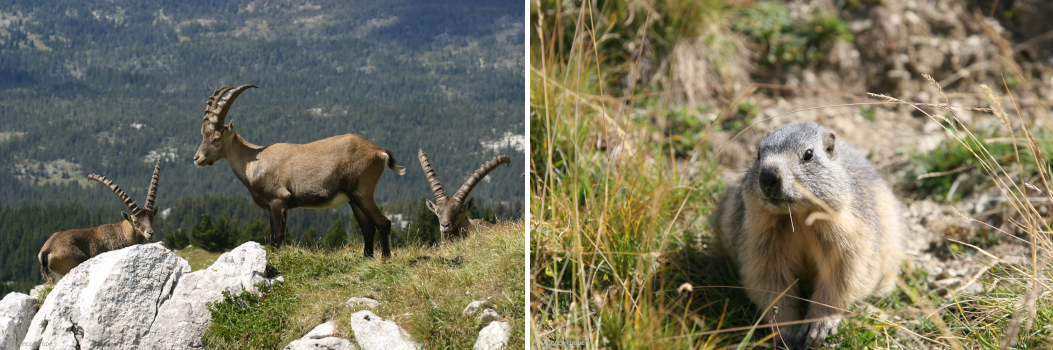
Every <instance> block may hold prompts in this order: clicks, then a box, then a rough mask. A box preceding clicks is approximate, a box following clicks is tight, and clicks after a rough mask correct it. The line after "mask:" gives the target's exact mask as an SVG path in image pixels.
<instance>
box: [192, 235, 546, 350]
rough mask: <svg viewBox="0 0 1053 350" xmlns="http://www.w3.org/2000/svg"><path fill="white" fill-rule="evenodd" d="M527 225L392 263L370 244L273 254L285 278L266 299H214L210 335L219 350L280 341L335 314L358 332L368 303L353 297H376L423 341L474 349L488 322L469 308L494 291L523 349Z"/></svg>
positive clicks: (408, 252) (410, 252) (428, 345)
mask: <svg viewBox="0 0 1053 350" xmlns="http://www.w3.org/2000/svg"><path fill="white" fill-rule="evenodd" d="M523 229H524V227H523V223H521V222H520V223H505V224H499V225H497V226H496V227H494V228H491V229H484V230H481V231H479V232H475V233H472V234H471V235H470V236H469V237H468V238H466V239H463V240H460V241H456V242H446V243H445V244H443V245H442V246H441V247H406V248H401V249H396V250H395V251H394V252H393V254H394V256H393V257H392V258H391V259H388V260H386V261H384V260H380V259H366V258H364V257H363V256H362V246H361V244H358V245H355V244H352V245H350V246H348V247H345V248H343V249H340V250H338V251H335V252H332V251H324V250H322V251H314V250H304V249H301V248H298V247H294V246H286V247H285V248H283V249H282V250H280V251H278V252H277V253H275V252H268V262H267V268H268V271H269V273H271V274H276V275H280V276H284V278H285V282H284V283H281V284H278V285H275V286H272V287H267V288H264V295H263V297H255V296H252V295H249V294H246V295H243V296H241V297H240V298H237V299H232V300H228V301H227V302H224V303H219V304H216V305H214V306H213V311H212V324H211V326H210V328H209V329H208V331H207V332H206V334H205V336H204V340H205V342H206V343H207V344H208V347H209V348H217V349H218V348H221V349H233V348H238V349H242V348H244V349H280V348H282V347H284V346H285V345H287V344H288V343H290V342H292V341H293V340H296V339H299V338H300V337H302V336H303V335H304V334H306V333H307V332H308V331H310V330H311V329H313V328H314V327H315V326H317V325H318V324H320V323H323V322H326V321H329V320H332V321H334V322H336V323H337V326H338V333H339V334H341V335H342V336H344V337H346V338H348V339H353V334H352V331H351V329H350V326H349V325H350V323H349V317H350V315H351V314H352V313H354V312H356V311H359V310H360V309H358V308H348V307H347V306H345V302H346V301H347V300H348V299H349V298H351V297H369V298H373V299H376V300H378V301H380V302H381V303H382V304H381V305H380V306H379V307H377V308H375V309H372V311H373V312H374V313H376V314H377V315H378V316H380V317H382V318H384V319H386V320H394V321H396V322H398V323H399V324H400V325H401V326H402V327H403V328H404V329H405V330H406V331H407V332H408V333H409V334H410V335H411V336H412V337H413V339H414V341H416V342H417V343H418V344H420V345H421V346H422V347H423V348H425V349H469V348H471V347H472V346H473V345H474V344H475V341H476V338H477V337H478V333H479V330H481V329H482V327H484V326H486V325H478V324H476V323H475V320H474V318H468V317H463V316H461V311H462V310H463V309H464V307H465V306H467V305H468V303H470V302H471V301H473V300H484V299H486V300H488V304H489V305H488V307H490V308H493V309H494V310H496V311H497V313H498V314H500V315H501V317H502V321H506V322H509V324H511V325H512V330H513V334H512V338H511V339H510V342H509V348H512V349H515V348H522V347H524V335H523V329H524V323H523V322H524V319H525V317H526V316H525V315H526V313H525V311H524V310H523V301H524V300H525V295H524V294H523V293H524V285H523V261H524V259H525V256H524V254H523ZM378 254H379V253H378ZM424 256H427V257H428V258H422V257H424Z"/></svg>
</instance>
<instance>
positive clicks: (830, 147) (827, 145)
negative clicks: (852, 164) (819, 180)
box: [823, 132, 837, 158]
mask: <svg viewBox="0 0 1053 350" xmlns="http://www.w3.org/2000/svg"><path fill="white" fill-rule="evenodd" d="M835 141H837V137H836V136H834V133H832V132H828V133H826V138H824V139H823V149H825V150H826V156H827V157H830V158H833V157H834V144H835V143H836V142H835Z"/></svg>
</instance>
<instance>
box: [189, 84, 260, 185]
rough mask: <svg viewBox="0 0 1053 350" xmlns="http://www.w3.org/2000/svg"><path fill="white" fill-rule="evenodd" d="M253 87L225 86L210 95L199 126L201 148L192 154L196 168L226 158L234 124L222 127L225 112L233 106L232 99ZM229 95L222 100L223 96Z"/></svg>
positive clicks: (247, 85)
mask: <svg viewBox="0 0 1053 350" xmlns="http://www.w3.org/2000/svg"><path fill="white" fill-rule="evenodd" d="M254 87H256V86H255V85H251V84H246V85H242V86H239V87H236V88H234V87H229V86H225V87H223V88H220V89H219V90H216V92H214V93H212V97H210V98H209V99H208V102H207V103H206V104H205V118H204V123H202V125H201V137H202V138H201V146H199V147H198V148H197V153H194V164H196V165H197V166H206V165H212V164H213V163H215V162H216V161H218V160H220V159H223V158H226V157H227V149H228V148H229V147H228V146H230V142H231V140H232V139H233V138H234V122H233V121H232V122H230V125H223V121H224V120H225V119H227V112H228V111H230V106H231V105H233V103H234V99H236V98H238V95H240V94H241V93H242V92H244V91H245V90H248V89H249V88H254ZM228 92H229V93H230V95H229V96H227V97H226V98H223V95H226V94H227V93H228Z"/></svg>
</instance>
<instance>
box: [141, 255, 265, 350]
mask: <svg viewBox="0 0 1053 350" xmlns="http://www.w3.org/2000/svg"><path fill="white" fill-rule="evenodd" d="M266 268H267V252H266V251H264V250H263V247H262V246H260V244H259V243H256V242H248V243H245V244H242V245H241V246H239V247H237V248H235V249H234V250H232V251H230V252H227V253H224V254H223V255H221V256H220V257H219V259H217V260H216V262H215V263H213V264H212V266H209V268H207V269H204V270H201V271H196V272H193V273H190V274H187V275H185V276H183V277H182V278H180V279H179V284H178V285H176V288H175V291H174V292H173V293H172V296H171V299H169V300H168V301H167V302H164V304H163V305H161V307H160V308H159V310H158V312H157V318H156V321H154V323H153V325H152V326H151V327H150V333H149V334H148V335H147V336H146V339H145V341H144V342H143V344H144V345H145V346H146V347H150V348H153V349H185V348H201V347H203V346H204V344H202V343H201V335H202V334H204V332H205V328H206V327H207V326H208V323H209V321H211V319H212V313H211V312H209V310H208V304H210V303H214V302H219V301H223V292H224V291H226V292H227V293H229V295H231V296H237V295H239V294H241V293H242V292H244V291H247V292H250V293H253V294H259V293H260V291H259V289H257V287H256V285H257V284H261V283H263V284H267V283H270V281H269V280H268V279H267V278H265V277H264V270H265V269H266ZM279 278H280V277H279Z"/></svg>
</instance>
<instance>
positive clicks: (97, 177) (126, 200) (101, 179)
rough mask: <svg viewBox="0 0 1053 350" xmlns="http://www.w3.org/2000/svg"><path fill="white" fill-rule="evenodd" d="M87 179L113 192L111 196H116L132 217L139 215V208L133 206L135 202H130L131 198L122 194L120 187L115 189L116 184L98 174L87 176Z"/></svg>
mask: <svg viewBox="0 0 1053 350" xmlns="http://www.w3.org/2000/svg"><path fill="white" fill-rule="evenodd" d="M88 178H89V179H91V180H95V181H98V182H99V183H101V184H103V185H106V187H108V188H109V189H110V191H113V194H116V195H117V198H120V199H121V201H122V202H124V205H125V206H127V207H128V210H130V211H131V212H132V215H136V214H139V207H138V206H136V205H135V201H133V200H132V197H128V194H127V193H124V191H123V190H121V188H120V187H117V184H115V183H113V181H110V180H109V179H107V178H106V177H105V176H102V175H99V174H91V175H88Z"/></svg>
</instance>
